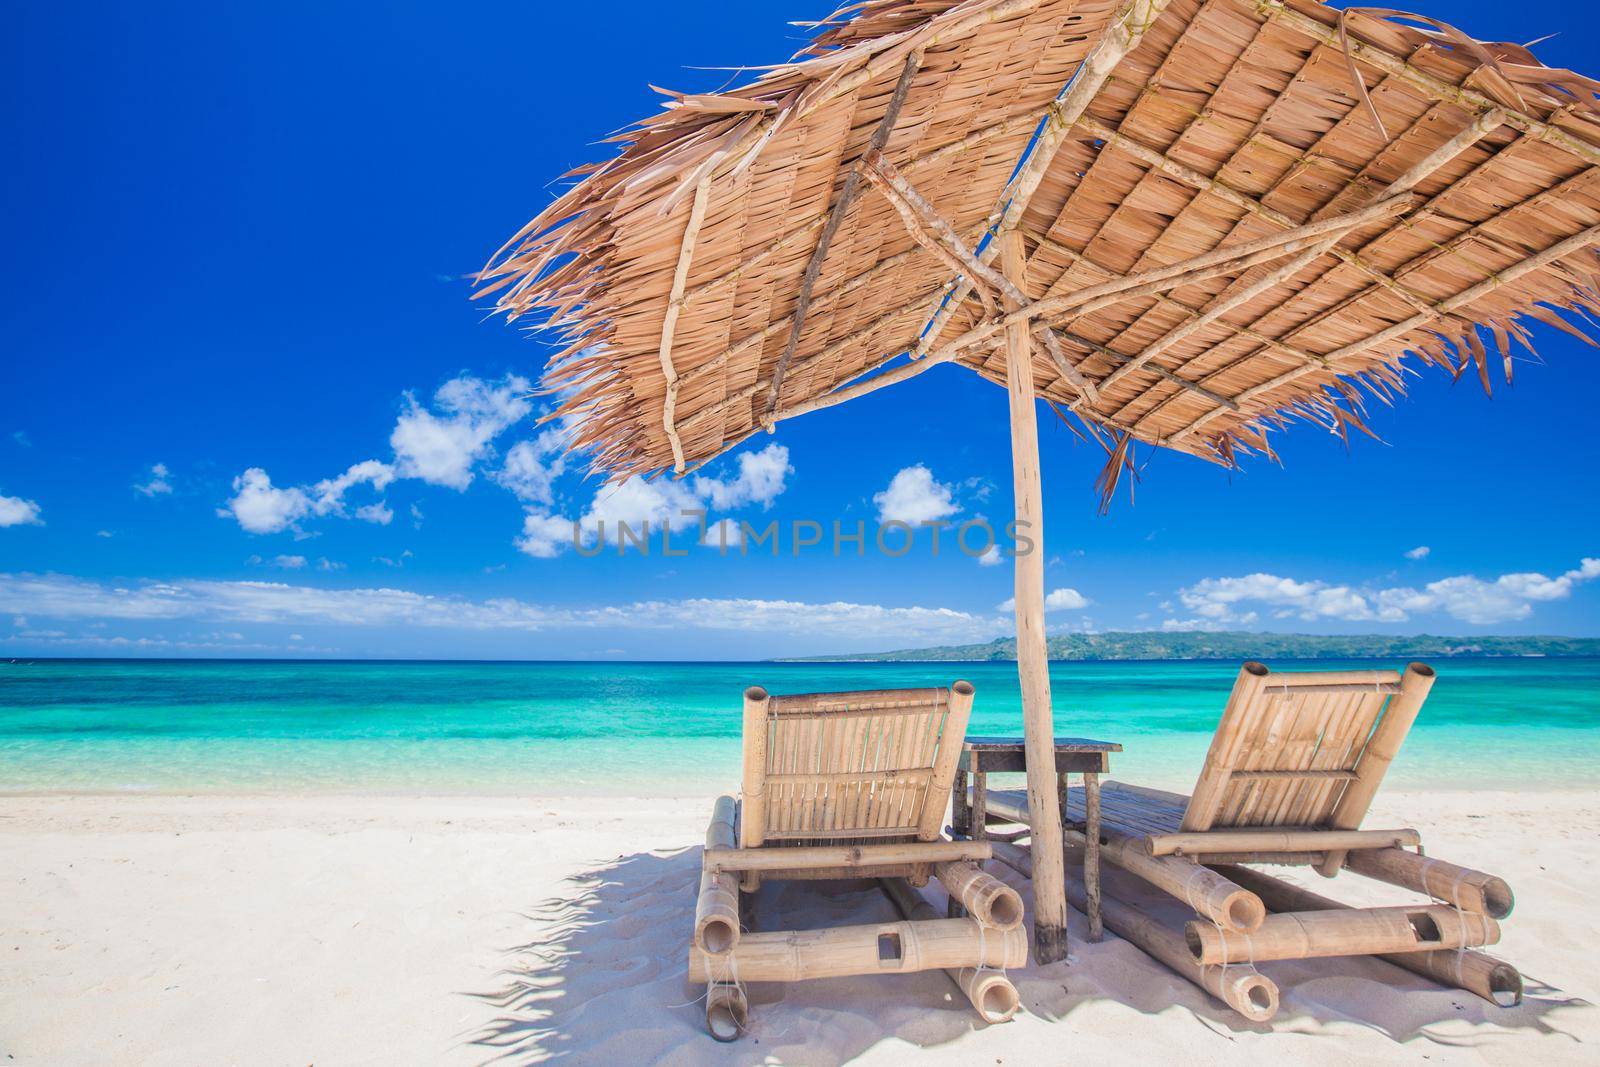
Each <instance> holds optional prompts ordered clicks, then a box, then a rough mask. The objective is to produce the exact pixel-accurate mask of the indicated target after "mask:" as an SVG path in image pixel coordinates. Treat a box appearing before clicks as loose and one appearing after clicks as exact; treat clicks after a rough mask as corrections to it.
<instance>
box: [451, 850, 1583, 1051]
mask: <svg viewBox="0 0 1600 1067" xmlns="http://www.w3.org/2000/svg"><path fill="white" fill-rule="evenodd" d="M699 875H700V849H699V848H687V849H680V850H675V851H662V852H640V853H634V854H632V855H627V856H619V857H618V858H617V859H616V860H615V861H613V862H611V863H607V864H604V865H601V866H599V867H597V868H596V869H594V870H592V871H589V872H587V873H585V874H584V875H581V876H578V877H575V878H573V879H572V880H571V882H570V885H571V891H570V893H569V894H567V895H566V896H563V897H561V898H555V899H551V900H548V901H545V902H543V903H541V904H539V905H538V906H536V907H535V908H533V909H531V910H530V911H529V912H528V913H527V914H526V918H527V919H528V920H529V922H530V923H531V924H533V925H536V926H538V927H539V928H540V929H541V930H542V931H545V933H544V936H542V937H541V938H540V939H539V940H537V941H533V942H530V943H528V944H523V945H517V946H515V947H513V948H510V949H507V950H506V952H505V961H506V962H505V966H504V968H503V969H502V970H501V971H500V972H498V973H497V974H496V976H495V977H494V979H493V983H492V984H493V986H494V988H493V989H492V990H491V991H487V992H475V993H471V994H469V995H470V996H472V997H474V998H475V999H478V1000H480V1001H482V1002H484V1003H486V1004H487V1005H490V1006H492V1008H493V1009H494V1010H495V1011H496V1012H497V1013H498V1014H497V1017H496V1018H495V1019H494V1020H493V1021H492V1022H491V1023H489V1024H488V1025H487V1026H484V1027H482V1028H481V1029H479V1030H476V1031H474V1032H472V1033H469V1034H466V1035H463V1036H464V1041H465V1042H466V1043H467V1045H468V1047H476V1048H477V1049H479V1050H480V1051H481V1052H482V1053H483V1056H482V1058H483V1060H484V1062H486V1063H517V1064H521V1063H544V1062H552V1061H558V1060H559V1061H563V1062H567V1063H572V1064H588V1063H595V1064H623V1063H659V1064H684V1065H689V1064H696V1065H698V1064H718V1065H720V1064H757V1063H769V1062H794V1063H805V1064H814V1065H829V1064H840V1063H846V1062H849V1061H850V1060H852V1059H854V1058H856V1057H857V1056H860V1055H861V1054H862V1053H864V1052H866V1051H867V1050H868V1049H870V1048H872V1047H873V1046H874V1045H876V1044H878V1043H880V1042H886V1041H897V1042H904V1043H906V1044H909V1045H911V1046H915V1047H920V1048H930V1047H934V1046H938V1045H942V1044H946V1043H948V1042H951V1041H954V1040H956V1039H957V1038H959V1037H961V1036H962V1035H964V1034H966V1033H968V1032H969V1031H971V1030H974V1029H981V1028H984V1024H983V1023H982V1022H981V1021H979V1020H978V1018H977V1016H976V1015H975V1014H974V1012H973V1011H972V1008H971V1006H970V1005H968V1004H967V1002H966V999H965V998H964V997H963V996H962V995H961V994H960V992H959V991H957V990H956V988H955V986H954V985H953V984H952V983H951V982H950V981H949V980H948V979H947V978H946V977H945V975H944V974H943V973H942V972H939V971H933V972H927V973H921V974H911V975H902V976H897V977H894V978H884V977H877V976H864V977H859V978H834V979H827V980H821V981H812V982H796V983H790V984H787V985H781V984H774V983H753V984H751V985H750V986H749V987H748V992H749V999H750V1009H751V1022H750V1029H749V1032H748V1033H746V1034H745V1036H744V1037H743V1038H742V1039H741V1040H739V1041H738V1042H736V1043H733V1044H719V1043H717V1042H714V1041H712V1040H711V1038H710V1037H709V1036H707V1034H706V1031H705V1010H704V1006H703V1004H702V1002H701V1000H700V998H701V997H702V996H703V995H704V993H705V989H704V987H703V986H697V985H694V984H691V983H690V982H689V981H688V967H687V960H686V956H687V943H688V941H687V939H688V935H689V931H690V930H691V929H692V927H693V925H694V901H695V895H696V892H697V889H698V886H699ZM1008 880H1010V881H1013V884H1017V885H1018V886H1019V888H1023V889H1024V890H1025V888H1026V887H1025V886H1024V885H1023V884H1022V883H1020V882H1019V881H1017V880H1015V879H1010V878H1008ZM936 886H937V883H934V884H933V885H932V886H930V888H929V890H928V893H929V896H930V899H932V898H934V897H936V896H938V891H937V888H936ZM1023 895H1024V899H1026V897H1027V893H1026V892H1024V894H1023ZM939 906H940V907H941V908H942V906H943V901H942V899H940V900H939ZM895 918H898V916H897V915H896V914H895V913H894V911H893V909H892V907H891V906H890V905H889V903H888V901H887V900H886V899H885V898H884V896H883V895H882V894H881V893H880V892H879V891H878V890H877V888H876V887H875V886H874V885H873V884H872V883H870V882H826V883H819V882H811V883H778V884H769V885H767V886H765V887H763V889H762V891H761V893H760V896H759V899H758V905H757V925H758V927H760V928H764V929H805V928H813V927H822V926H829V925H840V924H848V923H869V922H877V921H881V920H891V919H895ZM1071 921H1072V927H1071V937H1072V946H1073V949H1072V951H1073V957H1072V959H1071V960H1070V961H1069V962H1068V963H1058V964H1053V965H1051V966H1049V967H1029V968H1027V969H1025V970H1022V971H1014V972H1012V973H1011V978H1012V980H1013V981H1014V982H1015V983H1016V986H1017V991H1018V993H1019V994H1020V995H1021V997H1022V1003H1023V1013H1024V1014H1026V1015H1032V1016H1034V1017H1036V1018H1035V1019H1034V1020H1027V1019H1022V1017H1021V1016H1019V1020H1020V1022H1019V1023H1013V1024H1001V1026H1002V1027H1005V1026H1017V1025H1024V1024H1027V1023H1029V1022H1036V1021H1037V1019H1039V1018H1042V1019H1045V1020H1050V1021H1057V1022H1060V1023H1061V1029H1062V1030H1063V1033H1062V1038H1063V1040H1070V1038H1071V1033H1072V1031H1073V1030H1075V1029H1076V1028H1075V1027H1074V1026H1073V1022H1072V1018H1073V1016H1075V1015H1078V1014H1079V1013H1082V1012H1088V1011H1090V1010H1095V1011H1099V1010H1102V1009H1104V1008H1106V1007H1108V1005H1106V1004H1104V1003H1098V1002H1104V1001H1111V1002H1115V1003H1116V1004H1120V1005H1124V1006H1126V1007H1127V1008H1131V1009H1132V1010H1133V1011H1135V1012H1138V1013H1141V1014H1155V1013H1158V1012H1165V1011H1168V1010H1171V1009H1173V1008H1174V1007H1176V1008H1178V1009H1181V1010H1183V1011H1185V1012H1187V1013H1189V1014H1190V1015H1191V1016H1192V1017H1193V1018H1194V1020H1195V1022H1196V1023H1198V1024H1199V1025H1200V1026H1202V1027H1204V1028H1206V1029H1208V1030H1210V1031H1211V1032H1213V1033H1215V1034H1219V1035H1221V1036H1223V1037H1228V1038H1230V1039H1231V1038H1237V1037H1240V1036H1244V1035H1255V1034H1267V1033H1271V1032H1291V1033H1294V1034H1298V1035H1306V1036H1322V1037H1328V1038H1333V1039H1338V1038H1339V1037H1341V1036H1348V1035H1349V1034H1351V1033H1352V1030H1355V1029H1364V1030H1369V1031H1374V1032H1376V1033H1378V1034H1381V1035H1384V1036H1385V1037H1387V1038H1388V1039H1389V1040H1390V1041H1392V1042H1396V1043H1399V1042H1411V1041H1413V1040H1414V1039H1419V1038H1420V1039H1421V1040H1422V1041H1423V1043H1424V1045H1426V1044H1433V1045H1436V1046H1438V1047H1439V1048H1440V1049H1441V1050H1443V1049H1444V1048H1470V1047H1476V1046H1482V1045H1486V1044H1499V1043H1503V1042H1504V1041H1506V1040H1508V1039H1509V1038H1511V1037H1512V1035H1513V1034H1514V1033H1516V1032H1518V1031H1523V1032H1528V1031H1533V1032H1538V1033H1562V1032H1563V1030H1562V1028H1561V1027H1559V1026H1557V1025H1555V1024H1554V1021H1553V1020H1551V1019H1550V1018H1548V1016H1549V1014H1550V1013H1551V1012H1552V1011H1554V1010H1556V1009H1560V1008H1567V1007H1586V1006H1588V1005H1587V1002H1586V1001H1582V1000H1579V999H1577V998H1574V997H1570V996H1567V995H1565V994H1563V993H1561V992H1560V991H1558V990H1556V989H1553V988H1550V987H1548V986H1546V985H1544V984H1542V983H1540V982H1538V981H1535V980H1533V979H1532V978H1530V977H1528V976H1526V975H1525V976H1524V980H1525V982H1526V996H1525V999H1524V1001H1523V1003H1522V1004H1521V1005H1520V1006H1518V1007H1515V1008H1497V1007H1494V1006H1492V1005H1490V1004H1488V1003H1486V1002H1484V1001H1482V1000H1480V999H1479V998H1477V997H1475V996H1472V995H1471V994H1468V993H1464V992H1461V991H1459V990H1452V989H1443V988H1441V987H1439V986H1437V985H1434V984H1432V983H1431V982H1429V981H1428V980H1426V979H1423V978H1420V977H1418V976H1416V975H1413V974H1411V973H1409V972H1407V971H1403V970H1400V969H1398V968H1395V967H1391V966H1389V965H1388V964H1385V963H1382V962H1380V961H1376V960H1371V959H1324V960H1311V961H1297V962H1283V963H1274V964H1264V965H1262V967H1261V970H1262V971H1263V973H1265V974H1267V975H1268V976H1269V977H1271V978H1273V979H1274V980H1275V981H1276V982H1277V983H1278V985H1279V987H1280V990H1281V995H1282V1006H1281V1009H1280V1011H1279V1013H1278V1016H1277V1017H1276V1018H1275V1019H1274V1020H1273V1021H1272V1022H1271V1023H1268V1024H1252V1023H1248V1022H1246V1021H1245V1020H1244V1019H1242V1018H1241V1017H1240V1016H1238V1015H1236V1014H1235V1013H1233V1012H1232V1011H1229V1010H1228V1009H1227V1008H1225V1007H1224V1006H1222V1005H1221V1004H1218V1003H1217V1002H1215V1001H1213V1000H1211V999H1210V998H1209V997H1208V996H1206V995H1205V994H1203V993H1202V992H1200V991H1199V990H1198V989H1196V988H1195V987H1193V986H1192V985H1190V984H1188V983H1187V982H1185V981H1183V980H1182V979H1180V978H1178V977H1177V976H1175V975H1174V974H1172V972H1170V971H1168V970H1167V969H1166V968H1165V967H1163V966H1162V965H1161V964H1159V963H1157V962H1156V961H1154V960H1152V959H1151V958H1150V957H1148V956H1146V955H1145V954H1144V953H1143V952H1141V951H1139V950H1138V949H1136V948H1134V947H1133V946H1132V945H1130V944H1128V943H1127V942H1125V941H1122V940H1121V939H1119V938H1117V937H1115V936H1113V935H1111V934H1109V933H1108V934H1107V936H1106V938H1105V940H1104V941H1103V942H1101V943H1099V944H1090V943H1087V941H1086V940H1085V934H1086V930H1085V928H1084V919H1083V917H1082V916H1081V915H1079V914H1078V913H1077V912H1072V913H1071ZM1129 1023H1132V1024H1134V1025H1136V1024H1137V1020H1136V1019H1130V1020H1128V1021H1127V1022H1124V1023H1122V1024H1121V1025H1122V1026H1127V1025H1129ZM1107 1025H1108V1023H1107V1021H1106V1020H1105V1019H1101V1020H1100V1021H1099V1022H1098V1023H1097V1025H1096V1027H1095V1028H1096V1029H1098V1030H1100V1031H1101V1032H1104V1031H1105V1029H1106V1028H1107ZM1033 1033H1034V1034H1035V1035H1037V1034H1038V1033H1039V1031H1037V1030H1035V1031H1033ZM997 1036H998V1035H997ZM1008 1044H1009V1042H1008ZM1063 1047H1064V1046H1063ZM974 1048H976V1046H974ZM1415 1050H1416V1046H1412V1047H1411V1049H1408V1050H1407V1051H1415ZM983 1051H987V1050H983ZM1011 1051H1012V1052H1013V1053H1014V1052H1015V1051H1016V1049H1015V1047H1014V1046H1013V1047H1012V1048H1011ZM1035 1051H1037V1049H1036V1050H1035ZM1171 1051H1172V1052H1174V1053H1179V1054H1182V1052H1183V1050H1182V1049H1180V1048H1174V1049H1172V1050H1171ZM1329 1051H1330V1052H1332V1051H1333V1049H1332V1048H1330V1049H1329ZM1424 1051H1425V1049H1424ZM1394 1052H1396V1053H1399V1052H1401V1049H1400V1048H1399V1047H1398V1045H1396V1046H1395V1047H1394Z"/></svg>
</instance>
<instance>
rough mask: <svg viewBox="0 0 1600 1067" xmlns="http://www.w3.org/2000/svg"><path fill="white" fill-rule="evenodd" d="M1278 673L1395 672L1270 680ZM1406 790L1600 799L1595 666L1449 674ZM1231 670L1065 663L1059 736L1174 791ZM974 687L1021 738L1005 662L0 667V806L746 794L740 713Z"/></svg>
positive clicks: (1400, 781)
mask: <svg viewBox="0 0 1600 1067" xmlns="http://www.w3.org/2000/svg"><path fill="white" fill-rule="evenodd" d="M1270 666H1272V667H1273V668H1274V669H1296V668H1300V669H1307V668H1315V669H1337V668H1348V667H1372V666H1388V667H1398V666H1401V664H1398V663H1372V662H1357V661H1328V660H1319V661H1317V662H1315V663H1309V662H1295V661H1287V660H1285V661H1276V662H1274V663H1272V664H1270ZM1435 667H1436V668H1437V669H1438V672H1439V680H1438V682H1437V684H1436V685H1435V686H1434V690H1433V694H1432V696H1431V697H1430V699H1429V701H1428V704H1427V706H1426V707H1425V708H1424V710H1423V713H1422V717H1421V718H1420V719H1419V721H1418V723H1417V726H1416V727H1415V729H1414V730H1413V732H1412V735H1411V738H1410V740H1409V741H1408V742H1407V745H1406V748H1405V751H1404V752H1403V753H1402V754H1401V756H1400V758H1399V760H1397V761H1396V764H1395V767H1394V769H1393V771H1392V772H1391V774H1392V777H1391V779H1390V780H1391V782H1392V783H1393V784H1394V785H1396V786H1400V787H1403V788H1404V787H1409V788H1425V789H1449V788H1504V787H1506V786H1507V785H1508V784H1509V785H1515V786H1519V787H1527V786H1543V787H1547V788H1557V789H1577V788H1595V787H1600V659H1480V660H1471V659H1454V660H1444V661H1440V662H1438V663H1436V664H1435ZM1237 671H1238V665H1237V664H1230V663H1210V662H1173V663H1150V662H1139V663H1130V662H1118V663H1056V664H1052V667H1051V681H1052V688H1053V693H1054V702H1055V715H1056V732H1057V733H1059V734H1074V735H1078V736H1087V737H1096V738H1101V739H1104V740H1111V741H1118V742H1121V743H1122V745H1123V746H1124V748H1125V751H1124V752H1123V753H1122V754H1120V755H1118V756H1117V757H1114V760H1113V768H1114V773H1115V775H1116V776H1117V777H1120V778H1126V779H1131V780H1139V781H1145V782H1148V783H1150V784H1153V785H1159V786H1166V787H1171V788H1186V787H1187V786H1188V785H1190V784H1191V783H1192V781H1193V777H1194V774H1195V773H1196V771H1197V770H1198V767H1199V763H1200V760H1201V759H1202V758H1203V757H1204V755H1205V750H1206V746H1207V743H1208V740H1209V736H1210V732H1211V730H1212V729H1213V728H1214V727H1215V726H1216V722H1217V717H1218V715H1219V714H1220V712H1221V709H1222V703H1223V700H1224V699H1225V698H1226V696H1227V692H1228V689H1229V687H1230V686H1231V684H1232V682H1233V678H1234V676H1235V674H1236V673H1237ZM958 677H961V678H967V679H969V680H970V681H972V682H973V684H974V685H975V686H976V687H977V690H978V697H977V702H976V705H975V708H974V714H973V719H972V725H971V732H973V733H1001V734H1003V733H1019V732H1020V730H1021V721H1022V712H1021V698H1020V696H1019V693H1018V688H1017V672H1016V666H1015V664H1011V663H962V664H953V663H938V664H870V663H849V664H768V663H737V664H699V663H696V664H683V663H373V662H362V663H324V662H316V663H264V662H259V661H251V662H240V661H177V662H173V661H115V660H77V661H66V660H54V661H50V660H33V661H17V662H12V663H0V792H34V791H163V792H171V791H179V792H207V791H240V790H244V791H258V790H267V791H270V790H313V791H351V792H450V793H535V794H571V793H587V792H597V793H607V792H609V793H628V794H633V795H662V794H700V793H709V792H712V791H714V790H718V789H722V788H727V787H729V786H731V785H733V784H734V783H735V782H736V781H737V777H738V763H739V720H740V701H739V695H740V693H741V692H742V690H743V689H744V687H745V686H747V685H751V684H760V685H764V686H766V687H767V688H768V689H770V690H772V691H773V692H806V691H813V690H836V689H867V688H886V687H898V686H909V685H931V684H944V683H947V682H949V681H952V680H954V679H955V678H958Z"/></svg>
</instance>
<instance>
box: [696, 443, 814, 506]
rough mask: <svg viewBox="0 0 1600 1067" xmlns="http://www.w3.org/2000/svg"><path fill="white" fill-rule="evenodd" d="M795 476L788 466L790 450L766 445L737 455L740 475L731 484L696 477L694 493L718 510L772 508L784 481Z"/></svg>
mask: <svg viewBox="0 0 1600 1067" xmlns="http://www.w3.org/2000/svg"><path fill="white" fill-rule="evenodd" d="M793 473H794V468H793V467H791V466H789V450H788V449H787V448H785V447H784V446H783V445H776V444H774V445H768V446H767V447H766V448H763V449H762V450H761V451H759V452H744V453H741V454H740V455H739V473H738V474H737V475H736V476H735V477H734V478H733V479H732V480H731V481H730V480H727V479H719V478H696V479H695V480H694V489H695V492H696V493H698V494H700V495H701V496H703V497H705V498H706V499H707V500H709V501H710V503H711V506H712V507H715V508H717V509H718V510H723V511H725V510H729V509H732V508H737V507H743V506H744V505H745V504H760V505H761V506H762V507H771V506H772V502H773V501H774V500H776V499H777V498H778V497H779V496H780V495H781V494H782V493H783V489H784V480H785V479H786V478H788V476H789V475H791V474H793Z"/></svg>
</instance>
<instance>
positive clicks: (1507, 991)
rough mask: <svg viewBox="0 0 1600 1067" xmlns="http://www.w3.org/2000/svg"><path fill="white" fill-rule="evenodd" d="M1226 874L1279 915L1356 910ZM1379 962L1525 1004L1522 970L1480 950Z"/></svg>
mask: <svg viewBox="0 0 1600 1067" xmlns="http://www.w3.org/2000/svg"><path fill="white" fill-rule="evenodd" d="M1221 873H1222V874H1225V875H1226V876H1227V877H1228V878H1230V879H1232V880H1233V881H1235V882H1238V883H1239V884H1240V885H1242V886H1245V887H1247V888H1249V889H1250V890H1251V891H1252V892H1254V893H1256V894H1257V895H1258V896H1260V897H1261V899H1262V900H1263V901H1265V902H1266V904H1267V907H1269V908H1271V909H1272V910H1274V911H1317V910H1319V909H1328V910H1335V909H1349V908H1350V907H1351V905H1349V904H1345V903H1343V902H1341V901H1337V900H1331V899H1329V898H1328V897H1325V896H1322V895H1321V894H1320V893H1314V892H1312V891H1311V890H1309V889H1303V888H1301V887H1300V886H1297V885H1291V884H1290V883H1288V882H1285V881H1283V880H1281V879H1278V878H1274V877H1272V876H1271V875H1270V874H1264V873H1262V872H1261V871H1254V870H1251V869H1250V868H1248V867H1223V868H1221ZM1378 959H1380V960H1384V961H1385V962H1387V963H1392V964H1394V965H1395V966H1396V967H1403V968H1405V969H1406V970H1408V971H1410V972H1412V973H1413V974H1420V975H1422V976H1423V977H1425V978H1432V979H1433V980H1434V981H1436V982H1438V983H1439V984H1440V985H1444V986H1454V987H1455V988H1458V989H1464V990H1466V991H1467V992H1468V993H1472V994H1474V995H1476V996H1479V997H1482V998H1483V999H1484V1000H1487V1001H1488V1002H1489V1003H1491V1004H1496V1005H1499V1006H1500V1007H1503V1008H1504V1007H1511V1006H1512V1005H1515V1004H1521V1003H1522V975H1521V974H1520V973H1519V972H1518V971H1517V969H1516V968H1515V967H1513V966H1512V965H1511V964H1509V963H1507V962H1505V961H1504V960H1497V959H1495V958H1494V957H1493V956H1490V955H1488V954H1486V953H1483V952H1478V951H1476V950H1474V949H1470V948H1469V949H1460V950H1456V949H1441V950H1438V951H1434V952H1386V953H1382V954H1380V955H1379V956H1378Z"/></svg>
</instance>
